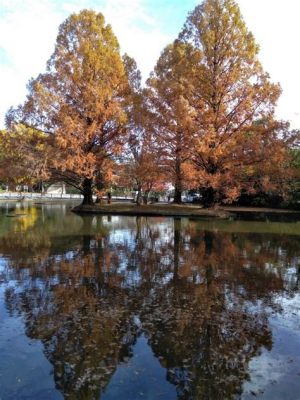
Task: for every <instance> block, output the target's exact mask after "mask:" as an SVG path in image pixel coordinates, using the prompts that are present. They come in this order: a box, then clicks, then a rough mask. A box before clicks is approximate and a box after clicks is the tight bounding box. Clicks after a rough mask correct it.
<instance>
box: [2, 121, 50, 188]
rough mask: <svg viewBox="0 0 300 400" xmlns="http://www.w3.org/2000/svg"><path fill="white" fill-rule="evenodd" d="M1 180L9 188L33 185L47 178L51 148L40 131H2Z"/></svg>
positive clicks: (18, 127) (15, 129)
mask: <svg viewBox="0 0 300 400" xmlns="http://www.w3.org/2000/svg"><path fill="white" fill-rule="evenodd" d="M0 149H1V150H0V180H1V181H2V182H5V183H6V184H8V185H13V186H15V185H24V184H25V185H33V184H36V183H37V182H38V181H39V180H43V179H48V178H49V174H48V168H47V160H48V158H49V157H51V155H52V154H51V151H50V150H51V148H50V147H49V146H48V145H47V137H46V136H45V135H44V134H42V133H41V132H39V131H36V130H34V129H28V128H26V127H24V126H22V125H16V126H15V128H14V129H13V130H2V131H0Z"/></svg>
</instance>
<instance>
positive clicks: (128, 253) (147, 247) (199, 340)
mask: <svg viewBox="0 0 300 400" xmlns="http://www.w3.org/2000/svg"><path fill="white" fill-rule="evenodd" d="M35 222H36V223H35V224H32V225H31V226H29V227H28V229H27V230H23V231H22V235H16V234H15V231H14V230H11V231H9V230H8V232H7V233H6V235H5V236H4V237H2V238H1V239H0V246H1V249H2V253H3V254H6V255H9V256H10V263H9V266H8V267H7V268H6V270H5V271H4V272H3V277H4V279H6V280H7V281H10V280H12V279H13V280H14V281H15V282H17V285H11V286H9V287H8V289H7V290H6V293H5V298H6V305H7V307H8V309H9V311H10V313H11V315H13V314H16V313H17V314H18V315H22V316H23V318H24V320H25V326H26V334H27V335H28V337H30V338H34V339H39V340H41V341H42V343H43V345H44V353H45V355H46V357H47V359H48V360H49V361H50V362H51V363H52V365H53V368H54V379H55V384H56V387H57V388H58V389H59V390H60V391H61V392H62V393H63V395H64V396H65V397H66V398H70V399H97V398H100V397H101V393H103V392H104V391H105V388H107V386H108V385H109V381H110V379H111V377H112V375H113V373H114V371H115V370H116V368H117V366H118V365H119V363H120V362H123V363H127V362H128V360H129V359H130V357H131V356H132V349H133V345H134V344H135V343H136V340H137V338H138V337H140V335H143V336H144V337H146V339H147V341H148V344H149V345H150V346H151V348H152V350H153V353H154V354H155V356H156V357H157V358H158V360H159V362H160V364H161V366H162V367H163V368H166V370H167V379H168V381H169V382H170V383H172V384H173V385H175V386H176V390H177V397H178V399H230V398H235V397H236V396H237V395H239V394H240V393H241V391H242V385H243V383H244V381H245V380H247V379H249V374H248V364H249V361H250V360H251V359H252V358H253V357H254V356H257V355H258V354H259V353H260V352H261V350H262V349H263V348H264V347H265V348H267V349H271V348H272V332H271V329H270V327H269V325H268V316H269V313H270V312H271V310H273V311H274V310H275V311H276V312H280V309H278V305H277V302H276V301H275V300H276V295H278V294H281V293H283V292H287V293H290V294H291V295H292V294H293V291H294V290H297V284H296V286H295V282H297V277H296V276H295V277H294V278H293V279H290V278H289V279H287V278H286V273H287V268H288V267H289V266H291V265H293V263H295V260H296V255H297V245H296V244H295V245H294V246H293V240H295V243H296V240H297V238H295V239H293V236H290V237H289V238H288V240H289V245H288V246H287V239H286V237H285V236H280V235H272V234H267V235H261V234H255V233H243V234H238V233H232V232H227V233H226V232H221V231H217V230H209V229H203V227H202V223H201V221H188V220H187V219H168V218H166V219H158V218H146V217H136V218H128V217H122V218H112V219H109V217H100V216H99V217H84V218H81V217H75V216H74V217H73V218H71V219H70V221H69V222H70V225H69V226H68V228H67V231H66V228H64V227H61V230H62V231H61V232H60V234H59V235H57V234H54V230H53V229H54V228H53V227H55V223H54V222H53V221H52V223H53V227H52V225H51V223H50V224H48V225H47V226H44V227H41V226H40V225H39V224H38V220H37V221H35ZM42 228H43V229H42ZM70 232H72V234H70ZM12 239H13V240H12ZM28 248H31V249H34V255H33V254H32V253H31V254H30V252H28V251H26V249H28ZM298 279H299V277H298ZM137 320H138V321H139V323H137V322H136V321H137ZM145 368H147V365H146V366H145ZM149 384H150V383H149Z"/></svg>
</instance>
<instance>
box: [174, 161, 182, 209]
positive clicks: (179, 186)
mask: <svg viewBox="0 0 300 400" xmlns="http://www.w3.org/2000/svg"><path fill="white" fill-rule="evenodd" d="M175 174H176V175H175V192H174V203H176V204H181V193H182V179H181V162H180V158H179V157H176V165H175Z"/></svg>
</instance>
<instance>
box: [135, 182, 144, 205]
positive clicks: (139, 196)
mask: <svg viewBox="0 0 300 400" xmlns="http://www.w3.org/2000/svg"><path fill="white" fill-rule="evenodd" d="M142 200H143V199H142V187H141V186H140V185H138V193H137V197H136V205H137V206H140V205H141V204H142Z"/></svg>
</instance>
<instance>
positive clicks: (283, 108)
mask: <svg viewBox="0 0 300 400" xmlns="http://www.w3.org/2000/svg"><path fill="white" fill-rule="evenodd" d="M170 1H172V0H170ZM190 1H191V4H192V3H193V2H192V0H190ZM195 2H196V3H198V2H199V1H195ZM143 3H144V0H65V1H61V2H60V1H59V0H39V1H37V0H0V16H1V19H0V58H1V59H0V90H1V96H0V126H3V117H4V114H5V112H6V111H7V109H8V108H9V107H10V106H11V105H17V104H19V103H20V102H22V101H23V100H24V97H25V94H26V83H27V82H28V80H29V79H30V78H31V77H35V76H36V75H38V73H40V72H43V71H44V70H45V65H46V61H47V59H48V58H49V57H50V55H51V53H52V51H53V49H54V44H55V39H56V35H57V30H58V26H59V24H60V23H61V22H62V21H63V20H64V19H65V18H66V17H67V16H68V15H69V14H70V13H72V12H78V11H79V10H80V9H82V8H93V9H95V10H97V11H101V12H103V14H104V15H105V17H106V21H107V22H108V23H110V24H111V25H112V27H113V29H114V32H115V33H116V35H117V37H118V39H119V42H120V45H121V49H122V52H127V53H128V54H129V55H131V56H133V57H134V58H135V59H136V61H137V63H138V65H139V68H140V69H141V71H142V73H143V78H144V79H146V78H147V76H148V74H149V72H150V71H151V70H152V69H153V67H154V65H155V62H156V61H157V59H158V57H159V54H160V52H161V51H162V49H163V48H164V47H165V45H166V44H167V43H169V42H170V41H171V40H172V39H173V38H172V37H171V36H170V34H169V33H168V31H167V27H166V29H165V30H164V31H162V30H161V29H159V28H158V24H157V23H156V21H155V19H154V18H153V17H151V16H149V14H148V12H147V11H146V9H145V8H144V6H143ZM238 3H239V5H240V7H241V11H242V14H243V15H244V18H245V21H246V23H247V25H248V27H249V28H250V30H252V32H253V34H254V36H255V38H256V40H257V42H258V43H259V44H260V46H261V53H260V59H261V61H262V63H263V65H264V67H265V69H266V70H267V71H268V72H269V73H270V75H271V78H272V80H274V81H279V82H280V83H281V86H282V88H283V95H282V97H281V99H280V102H279V107H278V112H277V114H278V116H279V117H280V118H284V119H289V120H291V121H292V122H293V125H294V126H295V127H300V106H299V104H300V101H299V100H300V94H299V93H300V78H299V71H300V56H299V51H298V43H297V41H298V38H299V37H300V24H299V23H298V16H299V15H300V1H299V0H285V1H284V3H283V2H282V0H251V1H250V0H238ZM191 8H192V7H191ZM170 18H171V16H170ZM180 29H181V26H178V31H179V30H180Z"/></svg>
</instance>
